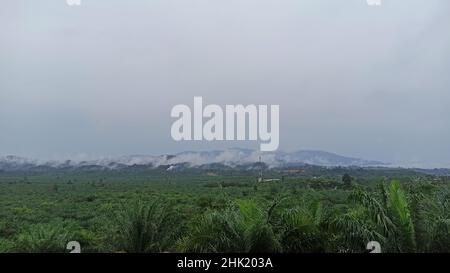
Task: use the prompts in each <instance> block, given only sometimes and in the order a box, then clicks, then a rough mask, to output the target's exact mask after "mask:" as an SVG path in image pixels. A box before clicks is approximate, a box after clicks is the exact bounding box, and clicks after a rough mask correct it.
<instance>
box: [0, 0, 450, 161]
mask: <svg viewBox="0 0 450 273" xmlns="http://www.w3.org/2000/svg"><path fill="white" fill-rule="evenodd" d="M81 1H82V5H81V6H79V7H70V6H68V5H67V4H66V2H65V0H39V1H35V0H28V1H26V0H12V1H1V7H0V155H8V154H14V155H21V156H29V157H40V158H64V157H76V156H114V155H128V154H162V153H172V152H177V151H183V150H197V149H201V150H206V149H217V148H225V147H249V148H255V149H257V148H258V147H259V143H257V142H251V143H249V142H213V143H207V142H180V143H178V142H175V141H173V140H172V138H171V136H170V127H171V125H172V122H173V121H174V120H173V119H172V118H171V117H170V110H171V108H172V106H173V105H175V104H180V103H182V104H188V105H191V106H192V104H193V97H194V96H203V100H204V102H205V103H206V104H212V103H214V104H219V105H225V104H279V105H280V149H281V150H285V151H291V150H299V149H320V150H325V151H330V152H335V153H339V154H343V155H350V156H356V157H363V158H366V159H376V160H383V161H388V162H394V163H410V164H423V165H426V166H437V167H450V73H449V72H450V29H449V27H450V16H449V13H450V1H448V0H382V1H383V5H382V6H381V7H369V6H368V5H367V4H366V1H365V0H282V1H281V0H271V1H266V0H158V1H156V0H147V1H146V0H131V1H130V0H128V1H125V0H123V1H115V0H81Z"/></svg>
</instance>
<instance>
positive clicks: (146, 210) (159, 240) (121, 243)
mask: <svg viewBox="0 0 450 273" xmlns="http://www.w3.org/2000/svg"><path fill="white" fill-rule="evenodd" d="M165 204H166V202H165V201H164V200H161V199H157V200H153V201H150V202H144V201H142V200H135V201H134V202H133V203H131V204H130V205H126V206H123V208H122V209H121V210H119V211H118V212H117V213H116V214H115V217H114V229H115V230H114V231H115V232H114V235H113V238H110V240H112V244H113V247H114V248H115V249H116V250H117V251H125V252H132V253H142V252H163V251H166V250H167V249H168V248H169V246H170V245H171V243H173V240H174V239H173V238H174V234H175V226H176V225H175V224H174V218H173V213H172V211H171V208H170V207H169V206H167V205H165Z"/></svg>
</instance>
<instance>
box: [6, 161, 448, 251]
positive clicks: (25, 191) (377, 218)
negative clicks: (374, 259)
mask: <svg viewBox="0 0 450 273" xmlns="http://www.w3.org/2000/svg"><path fill="white" fill-rule="evenodd" d="M346 172H349V173H346ZM321 173H322V175H319V174H318V173H316V172H314V171H311V170H301V169H299V170H294V171H289V172H288V171H272V172H271V173H270V172H268V173H267V174H266V175H267V176H268V177H269V176H272V177H276V178H280V179H278V180H273V181H272V180H270V181H266V182H257V179H256V178H255V176H257V172H256V173H255V174H254V173H252V172H249V171H237V170H226V171H220V170H208V171H195V172H194V171H192V172H190V171H183V172H180V173H170V174H169V173H167V172H163V171H155V170H149V169H140V168H136V169H127V170H120V171H119V170H117V171H113V170H110V171H89V170H84V171H67V172H63V171H51V172H45V173H44V172H35V173H31V172H29V173H17V172H3V173H0V252H68V250H66V244H67V242H69V241H74V240H75V241H78V242H80V244H81V247H82V251H83V252H257V253H265V252H268V253H274V252H281V253H283V252H284V253H305V252H366V245H367V243H368V242H369V241H378V242H380V243H381V246H382V251H383V252H396V253H397V252H398V253H399V252H450V183H449V182H450V181H449V179H448V178H447V177H437V176H431V175H424V174H415V173H412V172H411V171H408V170H404V171H402V170H397V171H393V170H376V169H374V170H364V169H354V170H350V169H349V170H346V169H339V168H338V169H335V170H326V171H323V172H321Z"/></svg>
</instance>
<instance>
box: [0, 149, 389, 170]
mask: <svg viewBox="0 0 450 273" xmlns="http://www.w3.org/2000/svg"><path fill="white" fill-rule="evenodd" d="M260 157H261V162H262V163H264V164H265V165H266V166H267V167H269V168H284V167H293V166H302V165H316V166H323V167H351V166H352V167H381V166H388V165H389V164H386V163H384V162H380V161H374V160H365V159H360V158H354V157H347V156H342V155H337V154H333V153H329V152H324V151H313V150H302V151H296V152H264V153H261V152H259V151H254V150H249V149H239V148H233V149H227V150H221V151H202V152H197V151H187V152H182V153H177V154H173V155H157V156H152V155H130V156H121V157H114V158H100V159H95V160H85V161H81V160H60V161H58V160H53V161H43V160H35V159H28V158H23V157H17V156H3V157H0V170H4V171H8V170H10V171H11V170H28V169H41V170H45V169H46V168H51V169H54V168H58V169H67V168H70V169H77V168H83V169H90V168H92V169H96V168H105V169H120V168H124V167H129V166H148V167H151V168H157V167H164V166H167V169H168V170H174V169H177V166H183V167H184V168H186V167H200V166H202V165H210V164H218V165H223V166H226V167H235V166H242V165H251V164H254V163H258V162H259V161H260Z"/></svg>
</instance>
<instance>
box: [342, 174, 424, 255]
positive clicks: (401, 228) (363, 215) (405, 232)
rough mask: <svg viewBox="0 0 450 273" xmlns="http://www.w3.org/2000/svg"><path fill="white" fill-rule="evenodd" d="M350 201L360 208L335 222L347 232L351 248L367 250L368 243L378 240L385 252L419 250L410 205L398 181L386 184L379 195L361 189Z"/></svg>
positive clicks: (347, 241) (377, 192) (347, 240)
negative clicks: (365, 248) (364, 248)
mask: <svg viewBox="0 0 450 273" xmlns="http://www.w3.org/2000/svg"><path fill="white" fill-rule="evenodd" d="M349 199H350V201H352V202H353V203H354V204H355V205H356V206H355V207H352V208H350V209H349V211H348V212H347V213H346V214H344V215H343V216H339V217H337V218H336V219H335V220H334V226H335V227H336V228H337V229H340V230H343V231H344V234H345V235H344V236H343V237H344V238H345V242H346V243H347V244H348V245H350V246H352V247H355V246H360V247H361V248H360V249H363V247H364V246H365V244H366V243H367V242H368V241H372V240H376V241H379V242H380V243H381V244H382V246H383V249H384V250H385V251H389V252H415V251H416V249H417V243H416V232H415V225H414V221H413V217H412V214H411V209H410V203H409V200H408V198H407V195H406V193H405V191H404V190H403V189H402V188H401V185H400V183H399V182H398V181H392V182H391V183H390V184H389V185H386V184H384V183H382V184H380V186H379V188H378V191H375V192H369V191H365V190H362V189H360V188H358V189H356V190H355V191H353V193H352V194H351V195H350V197H349ZM356 249H358V248H357V247H356Z"/></svg>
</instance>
